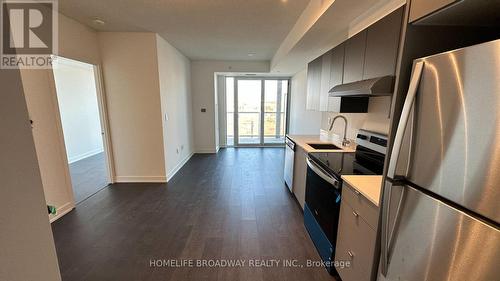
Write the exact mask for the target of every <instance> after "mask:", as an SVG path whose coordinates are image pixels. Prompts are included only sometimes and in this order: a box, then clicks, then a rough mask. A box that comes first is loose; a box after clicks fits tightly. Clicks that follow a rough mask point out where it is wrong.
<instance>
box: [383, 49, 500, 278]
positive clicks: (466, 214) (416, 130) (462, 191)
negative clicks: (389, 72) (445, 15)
mask: <svg viewBox="0 0 500 281" xmlns="http://www.w3.org/2000/svg"><path fill="white" fill-rule="evenodd" d="M381 217H382V218H381V222H382V223H381V239H380V240H381V245H380V250H381V256H380V266H379V272H378V279H379V280H418V281H420V280H488V281H489V280H500V227H499V223H500V40H495V41H492V42H488V43H484V44H480V45H475V46H471V47H467V48H463V49H459V50H455V51H451V52H446V53H442V54H438V55H433V56H429V57H425V58H421V59H418V60H415V62H414V64H413V73H412V78H411V82H410V86H409V89H408V94H407V97H406V100H405V103H404V106H403V111H402V115H401V118H400V120H399V125H398V129H397V133H396V136H395V139H394V146H393V150H392V154H391V159H390V162H389V167H388V173H387V177H386V178H385V183H384V195H383V206H382V212H381Z"/></svg>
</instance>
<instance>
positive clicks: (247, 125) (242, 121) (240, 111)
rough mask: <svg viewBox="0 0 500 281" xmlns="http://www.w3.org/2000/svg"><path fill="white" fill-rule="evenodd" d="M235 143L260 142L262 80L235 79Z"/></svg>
mask: <svg viewBox="0 0 500 281" xmlns="http://www.w3.org/2000/svg"><path fill="white" fill-rule="evenodd" d="M235 100H236V104H237V108H236V110H237V111H236V112H237V114H236V117H237V119H238V120H237V121H238V122H235V124H237V125H238V126H237V127H236V128H235V131H236V132H238V133H237V136H238V138H237V143H236V144H243V145H245V144H261V130H260V128H261V123H262V122H261V115H262V111H261V108H262V80H250V79H236V99H235Z"/></svg>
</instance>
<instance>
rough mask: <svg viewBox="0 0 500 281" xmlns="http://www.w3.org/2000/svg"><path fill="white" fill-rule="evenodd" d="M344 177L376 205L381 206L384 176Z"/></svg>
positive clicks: (345, 180) (343, 177)
mask: <svg viewBox="0 0 500 281" xmlns="http://www.w3.org/2000/svg"><path fill="white" fill-rule="evenodd" d="M342 179H343V180H344V182H347V183H348V184H349V185H350V186H352V187H353V188H355V189H356V190H357V191H359V193H361V194H362V195H363V196H364V197H366V198H367V199H368V200H370V201H371V202H372V203H373V204H375V206H377V207H378V206H379V199H380V192H381V190H382V176H371V175H352V176H349V175H344V176H342Z"/></svg>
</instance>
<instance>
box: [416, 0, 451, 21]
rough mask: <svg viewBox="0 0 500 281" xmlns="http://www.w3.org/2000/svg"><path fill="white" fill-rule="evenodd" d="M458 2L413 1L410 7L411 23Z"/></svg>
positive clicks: (445, 0)
mask: <svg viewBox="0 0 500 281" xmlns="http://www.w3.org/2000/svg"><path fill="white" fill-rule="evenodd" d="M456 1H457V0H432V1H429V0H412V1H411V6H410V16H409V22H414V21H416V20H418V19H420V18H423V17H425V16H427V15H430V14H432V13H433V12H435V11H437V10H439V9H441V8H443V7H445V6H447V5H450V4H451V3H453V2H456Z"/></svg>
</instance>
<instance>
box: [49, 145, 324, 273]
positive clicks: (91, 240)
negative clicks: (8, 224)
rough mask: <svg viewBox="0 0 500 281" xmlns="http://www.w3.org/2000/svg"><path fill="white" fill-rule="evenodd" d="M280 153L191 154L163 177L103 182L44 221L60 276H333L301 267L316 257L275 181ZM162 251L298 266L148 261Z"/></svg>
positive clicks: (166, 255) (167, 255)
mask: <svg viewBox="0 0 500 281" xmlns="http://www.w3.org/2000/svg"><path fill="white" fill-rule="evenodd" d="M283 155H284V150H283V149H282V148H239V149H223V150H221V151H220V152H219V154H217V155H215V154H209V155H203V154H196V155H194V156H193V157H192V159H191V160H190V161H189V162H188V163H187V164H186V165H185V166H184V167H183V168H182V169H181V170H180V171H179V173H178V174H177V175H176V176H175V177H174V178H173V179H172V180H171V181H170V183H169V184H168V185H167V184H114V185H111V186H110V187H109V188H106V189H103V190H102V191H100V192H98V193H97V194H95V195H94V196H92V197H91V198H89V199H88V200H86V201H84V202H83V203H81V204H79V205H78V206H77V208H76V209H75V210H74V211H72V212H71V213H69V214H67V215H66V216H65V217H63V218H61V219H60V220H58V221H56V222H55V223H54V224H53V225H52V228H53V232H54V239H55V242H56V248H57V253H58V258H59V265H60V269H61V274H62V277H63V280H334V278H333V277H331V276H330V275H328V273H327V272H326V270H325V269H324V268H323V267H310V268H307V266H306V262H307V260H314V261H318V260H319V256H318V254H317V252H316V250H315V248H314V246H313V244H312V242H311V240H310V239H309V237H308V234H307V232H306V230H305V228H304V226H303V219H302V214H301V210H300V207H299V206H298V204H297V202H296V201H295V199H293V197H292V196H291V195H290V193H289V192H288V190H287V188H286V187H285V185H284V183H283V170H282V169H283ZM170 259H175V260H176V261H177V262H179V263H180V262H181V261H182V260H189V259H194V260H199V259H211V260H220V259H243V260H246V261H248V260H250V259H258V260H269V259H278V260H281V261H283V260H285V259H288V260H297V262H298V264H299V265H302V266H303V267H300V266H299V267H296V268H293V267H283V266H281V264H280V265H279V266H274V267H249V266H243V267H220V268H215V269H214V268H209V267H199V268H197V267H189V266H180V265H178V264H171V266H170V267H168V266H163V267H152V266H150V261H151V260H170ZM176 265H177V266H176ZM247 265H248V263H247Z"/></svg>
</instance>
